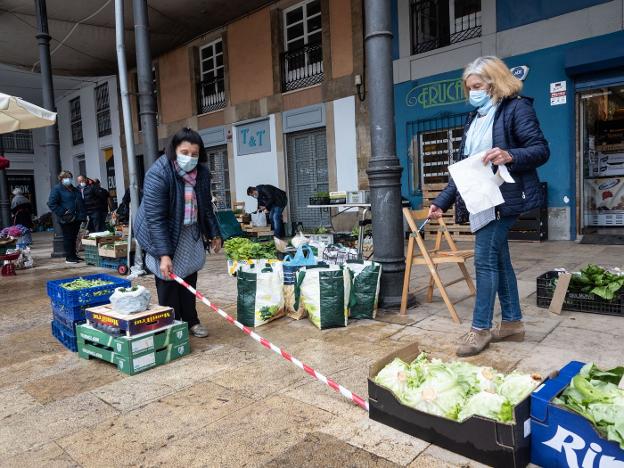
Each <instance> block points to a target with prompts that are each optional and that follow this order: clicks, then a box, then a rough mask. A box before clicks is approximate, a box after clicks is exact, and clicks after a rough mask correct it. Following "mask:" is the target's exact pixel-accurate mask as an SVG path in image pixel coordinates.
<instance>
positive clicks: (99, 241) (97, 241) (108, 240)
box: [82, 235, 116, 246]
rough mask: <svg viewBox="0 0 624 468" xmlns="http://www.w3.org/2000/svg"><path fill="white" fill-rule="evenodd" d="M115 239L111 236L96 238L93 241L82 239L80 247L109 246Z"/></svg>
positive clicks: (86, 238)
mask: <svg viewBox="0 0 624 468" xmlns="http://www.w3.org/2000/svg"><path fill="white" fill-rule="evenodd" d="M115 239H116V237H115V236H113V235H110V236H102V237H96V238H95V239H90V238H88V237H83V238H82V245H96V246H97V245H101V244H110V243H111V242H115Z"/></svg>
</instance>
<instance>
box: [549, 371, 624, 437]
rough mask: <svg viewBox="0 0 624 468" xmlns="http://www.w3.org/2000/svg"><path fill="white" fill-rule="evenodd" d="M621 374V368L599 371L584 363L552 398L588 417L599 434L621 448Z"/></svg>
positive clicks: (623, 411)
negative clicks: (561, 390)
mask: <svg viewBox="0 0 624 468" xmlns="http://www.w3.org/2000/svg"><path fill="white" fill-rule="evenodd" d="M623 377H624V367H616V368H614V369H611V370H607V371H602V370H600V369H599V368H598V367H596V366H595V365H594V364H593V363H589V364H586V365H585V366H583V368H582V369H581V371H580V372H579V373H578V375H576V376H575V377H574V378H573V379H572V381H571V382H570V385H569V386H568V387H567V388H566V389H565V390H564V391H563V393H562V394H561V396H560V397H559V398H556V399H555V400H554V401H555V403H557V404H560V405H563V406H565V407H567V408H569V409H571V410H572V411H575V412H577V413H579V414H580V415H581V416H583V417H585V418H586V419H589V420H590V421H591V422H592V424H593V425H594V426H595V427H596V429H597V430H598V432H600V434H602V435H603V436H604V437H606V438H607V439H608V440H611V441H613V442H617V443H618V444H620V447H621V448H622V449H624V390H622V389H621V388H618V384H619V383H620V382H621V381H622V378H623Z"/></svg>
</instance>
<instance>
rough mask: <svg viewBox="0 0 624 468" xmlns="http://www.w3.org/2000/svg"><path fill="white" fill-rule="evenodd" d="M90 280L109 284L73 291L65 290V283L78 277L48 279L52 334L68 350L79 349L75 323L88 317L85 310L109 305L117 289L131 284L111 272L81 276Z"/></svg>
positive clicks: (81, 321)
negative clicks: (110, 273)
mask: <svg viewBox="0 0 624 468" xmlns="http://www.w3.org/2000/svg"><path fill="white" fill-rule="evenodd" d="M82 278H83V279H87V280H94V279H99V280H103V281H107V282H109V283H110V284H107V285H103V286H96V287H93V288H86V289H80V290H76V291H72V290H69V289H65V288H64V287H63V284H65V283H71V282H72V281H74V280H76V279H78V278H66V279H61V280H53V281H48V284H47V291H48V296H49V297H50V305H51V308H52V321H51V323H50V326H51V328H52V335H53V336H54V337H55V338H56V339H57V340H58V341H59V342H60V343H61V344H62V345H63V346H65V347H66V348H67V349H69V350H70V351H74V352H76V351H77V350H78V348H77V342H76V326H77V325H79V324H81V323H84V322H85V320H86V316H85V310H86V309H87V308H88V307H92V306H96V305H101V304H106V303H108V302H109V299H110V296H111V294H113V292H114V291H115V288H120V287H130V282H129V281H127V280H123V279H120V278H116V277H114V276H109V275H89V276H84V277H82Z"/></svg>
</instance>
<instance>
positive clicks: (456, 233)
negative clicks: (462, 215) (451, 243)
mask: <svg viewBox="0 0 624 468" xmlns="http://www.w3.org/2000/svg"><path fill="white" fill-rule="evenodd" d="M446 185H447V184H445V183H435V184H433V183H431V184H425V186H424V189H423V208H429V207H430V206H431V202H433V200H435V198H436V197H437V196H438V195H439V194H440V192H441V191H442V190H443V189H444V187H446ZM442 218H443V219H444V222H445V223H446V227H447V229H448V231H449V233H450V234H451V236H453V239H455V240H456V241H460V242H461V241H471V242H472V241H474V234H473V233H472V232H470V225H468V224H455V208H450V209H448V210H447V211H446V213H444V214H443V215H442ZM437 230H438V224H437V223H429V224H427V225H426V226H425V232H426V233H429V234H435V233H436V232H437Z"/></svg>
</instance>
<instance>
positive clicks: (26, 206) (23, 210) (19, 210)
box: [11, 187, 33, 229]
mask: <svg viewBox="0 0 624 468" xmlns="http://www.w3.org/2000/svg"><path fill="white" fill-rule="evenodd" d="M11 214H12V215H13V224H14V225H16V224H21V225H22V226H24V227H27V228H28V229H32V227H33V222H32V204H31V203H30V200H29V199H28V198H26V197H25V196H24V192H23V190H22V189H21V188H19V187H18V188H16V189H15V190H13V199H12V200H11Z"/></svg>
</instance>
